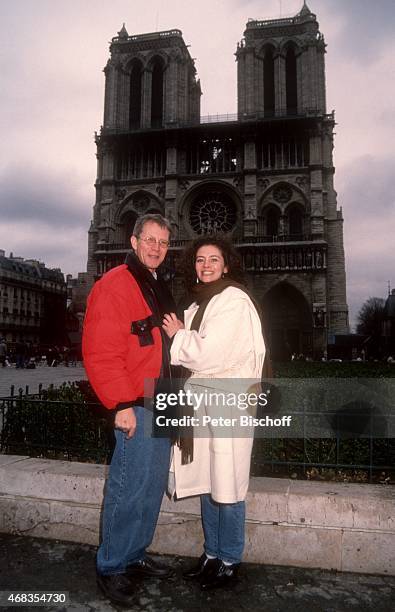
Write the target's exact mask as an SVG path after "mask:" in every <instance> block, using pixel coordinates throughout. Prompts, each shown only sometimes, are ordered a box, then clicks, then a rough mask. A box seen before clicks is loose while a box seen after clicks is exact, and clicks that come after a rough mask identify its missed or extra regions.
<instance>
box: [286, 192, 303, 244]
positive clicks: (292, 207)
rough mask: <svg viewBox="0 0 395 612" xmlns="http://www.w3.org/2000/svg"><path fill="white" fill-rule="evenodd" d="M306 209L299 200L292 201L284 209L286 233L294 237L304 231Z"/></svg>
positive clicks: (300, 235)
mask: <svg viewBox="0 0 395 612" xmlns="http://www.w3.org/2000/svg"><path fill="white" fill-rule="evenodd" d="M305 217H306V209H305V207H304V206H303V204H302V203H301V202H296V201H293V202H291V203H290V204H288V206H287V208H286V209H285V225H286V230H287V231H286V233H287V234H288V235H289V236H292V237H293V238H294V239H297V237H302V236H303V235H304V234H305V233H306V227H305V226H306V221H305Z"/></svg>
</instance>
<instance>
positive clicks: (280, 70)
mask: <svg viewBox="0 0 395 612" xmlns="http://www.w3.org/2000/svg"><path fill="white" fill-rule="evenodd" d="M202 28H203V26H202ZM202 31H203V30H202ZM325 48H326V44H325V40H324V36H323V34H322V33H321V32H320V31H319V25H318V22H317V19H316V16H315V15H314V14H313V13H311V11H310V9H309V8H308V6H307V5H306V4H305V3H304V4H303V7H302V9H301V11H300V12H299V13H298V14H297V15H295V17H292V18H287V19H269V20H265V21H254V20H249V21H248V22H247V24H246V29H245V32H244V37H243V39H242V40H241V42H240V43H239V44H238V45H237V49H236V54H235V55H236V61H237V82H238V86H237V99H238V112H237V114H236V115H234V116H224V115H217V116H212V117H200V96H201V89H200V82H199V80H197V77H196V69H195V64H194V59H193V58H192V57H191V55H190V52H189V49H188V46H187V45H186V44H185V42H184V40H183V37H182V33H181V32H180V30H169V31H165V32H154V33H149V34H140V35H132V36H130V35H129V34H128V32H127V31H126V28H125V26H124V27H123V28H122V29H121V30H120V32H118V36H116V37H115V38H113V39H112V41H111V44H110V54H111V57H110V59H109V61H108V63H107V66H106V67H105V70H104V72H105V78H106V85H105V103H104V122H103V126H102V128H101V130H100V133H99V134H98V135H97V138H96V143H97V158H98V174H97V180H96V203H95V206H94V210H93V219H92V223H91V227H90V230H89V250H88V268H87V270H88V277H89V284H90V285H91V284H92V283H93V281H94V279H96V278H98V277H100V276H101V275H102V274H103V273H104V272H106V271H107V270H108V269H110V268H111V267H113V266H115V265H118V264H120V263H122V262H123V261H124V259H125V255H126V253H127V251H128V249H129V248H130V242H129V237H130V234H131V231H132V228H133V225H134V223H135V221H136V219H137V217H138V216H140V215H142V214H144V213H147V212H160V213H162V214H164V215H166V217H167V218H168V219H169V220H170V221H171V223H172V226H173V238H174V240H173V242H172V245H171V248H170V252H169V255H168V258H167V263H168V264H169V265H170V267H173V268H175V269H177V268H178V262H179V258H180V254H181V252H182V249H183V248H184V246H185V245H186V244H187V242H188V241H189V240H191V239H193V238H194V237H196V236H199V235H200V234H207V233H208V234H210V233H217V232H222V233H226V234H228V235H229V237H230V238H231V239H232V241H233V242H234V243H235V245H236V247H237V248H238V249H239V251H240V253H241V255H242V257H243V261H244V267H245V269H246V271H247V273H248V276H249V281H250V286H251V289H252V291H253V293H254V295H255V297H256V299H257V300H258V301H259V302H260V304H261V305H262V310H263V312H264V316H265V322H266V326H267V335H268V339H269V344H270V345H271V350H272V355H273V357H274V358H275V359H286V358H289V356H290V355H291V353H296V354H300V353H302V354H304V355H314V356H316V357H319V356H322V354H323V353H324V351H325V350H326V347H327V344H328V339H330V338H333V337H334V336H335V335H336V334H347V333H348V307H347V301H346V277H345V260H344V248H343V216H342V211H341V208H340V209H339V208H338V206H337V194H336V191H335V189H334V183H333V177H334V172H335V169H334V165H333V154H332V152H333V142H334V128H335V117H334V113H333V112H331V113H328V112H327V109H326V91H325V52H326V51H325ZM216 61H217V60H216V58H215V57H213V62H216ZM173 289H174V290H175V293H176V294H178V295H179V294H180V292H181V279H179V278H177V277H176V278H175V281H174V282H173Z"/></svg>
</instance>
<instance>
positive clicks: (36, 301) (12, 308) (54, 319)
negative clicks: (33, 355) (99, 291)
mask: <svg viewBox="0 0 395 612" xmlns="http://www.w3.org/2000/svg"><path fill="white" fill-rule="evenodd" d="M65 314H66V283H65V280H64V276H63V274H62V272H61V271H60V270H59V269H53V270H52V269H49V268H46V267H45V264H43V263H41V262H39V261H37V260H34V259H23V257H14V256H13V255H12V253H11V254H10V256H9V257H6V256H5V252H4V251H3V250H0V336H1V337H3V338H5V340H6V341H7V343H11V344H12V343H16V342H28V343H30V344H35V345H37V344H51V345H61V344H63V343H64V335H65Z"/></svg>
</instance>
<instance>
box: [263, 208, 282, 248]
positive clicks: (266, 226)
mask: <svg viewBox="0 0 395 612" xmlns="http://www.w3.org/2000/svg"><path fill="white" fill-rule="evenodd" d="M258 223H259V232H258V233H259V234H261V235H264V236H267V237H270V238H271V239H275V238H276V237H277V236H278V235H279V234H280V233H281V209H280V208H279V206H277V204H275V203H274V202H268V203H267V204H266V205H265V206H264V207H263V208H262V209H261V211H260V214H259V218H258Z"/></svg>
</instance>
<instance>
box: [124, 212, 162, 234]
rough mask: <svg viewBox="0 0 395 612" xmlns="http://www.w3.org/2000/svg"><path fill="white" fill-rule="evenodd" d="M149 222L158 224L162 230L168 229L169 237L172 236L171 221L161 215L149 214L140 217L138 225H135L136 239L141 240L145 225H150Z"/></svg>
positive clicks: (137, 221)
mask: <svg viewBox="0 0 395 612" xmlns="http://www.w3.org/2000/svg"><path fill="white" fill-rule="evenodd" d="M148 221H151V222H152V223H156V224H157V225H159V227H161V228H162V229H167V230H168V231H169V235H170V236H171V225H170V221H168V220H167V219H165V217H163V216H162V215H160V214H159V213H148V214H147V215H142V216H141V217H138V219H137V220H136V223H135V224H134V228H133V236H135V237H136V238H140V236H141V232H142V231H143V228H144V225H145V224H146V223H148Z"/></svg>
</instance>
